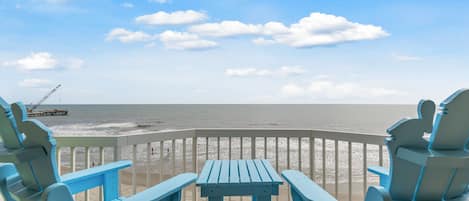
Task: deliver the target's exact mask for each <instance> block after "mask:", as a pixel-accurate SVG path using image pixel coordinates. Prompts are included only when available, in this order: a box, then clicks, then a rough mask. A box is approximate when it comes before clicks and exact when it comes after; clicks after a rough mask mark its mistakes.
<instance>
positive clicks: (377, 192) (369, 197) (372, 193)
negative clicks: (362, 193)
mask: <svg viewBox="0 0 469 201" xmlns="http://www.w3.org/2000/svg"><path fill="white" fill-rule="evenodd" d="M365 201H392V198H391V195H390V194H389V192H388V191H387V190H386V189H385V188H384V187H382V186H370V187H369V188H368V191H367V192H366V197H365Z"/></svg>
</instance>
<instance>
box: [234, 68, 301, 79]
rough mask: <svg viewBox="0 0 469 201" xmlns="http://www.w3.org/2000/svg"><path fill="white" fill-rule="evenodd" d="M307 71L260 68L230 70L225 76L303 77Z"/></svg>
mask: <svg viewBox="0 0 469 201" xmlns="http://www.w3.org/2000/svg"><path fill="white" fill-rule="evenodd" d="M305 72H306V71H305V70H304V69H303V68H302V67H300V66H282V67H280V68H278V69H260V68H228V69H226V70H225V75H227V76H230V77H248V76H275V75H281V76H291V75H301V74H303V73H305Z"/></svg>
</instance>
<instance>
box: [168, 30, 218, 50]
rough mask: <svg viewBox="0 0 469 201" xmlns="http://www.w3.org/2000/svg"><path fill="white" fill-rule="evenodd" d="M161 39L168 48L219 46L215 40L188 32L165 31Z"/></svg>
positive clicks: (198, 48) (186, 48) (193, 48)
mask: <svg viewBox="0 0 469 201" xmlns="http://www.w3.org/2000/svg"><path fill="white" fill-rule="evenodd" d="M159 39H160V41H161V42H162V43H163V44H164V45H165V47H166V48H168V49H177V50H203V49H210V48H214V47H217V46H218V44H217V43H216V42H214V41H209V40H204V39H200V38H199V36H197V35H195V34H191V33H186V32H176V31H165V32H163V33H161V34H160V35H159Z"/></svg>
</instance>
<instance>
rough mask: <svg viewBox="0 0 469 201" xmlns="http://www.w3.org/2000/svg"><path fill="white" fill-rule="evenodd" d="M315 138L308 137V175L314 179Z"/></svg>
mask: <svg viewBox="0 0 469 201" xmlns="http://www.w3.org/2000/svg"><path fill="white" fill-rule="evenodd" d="M315 141H316V140H315V138H313V137H310V138H309V176H310V177H311V180H313V181H314V169H315V168H314V166H315V159H316V156H315V154H316V150H315Z"/></svg>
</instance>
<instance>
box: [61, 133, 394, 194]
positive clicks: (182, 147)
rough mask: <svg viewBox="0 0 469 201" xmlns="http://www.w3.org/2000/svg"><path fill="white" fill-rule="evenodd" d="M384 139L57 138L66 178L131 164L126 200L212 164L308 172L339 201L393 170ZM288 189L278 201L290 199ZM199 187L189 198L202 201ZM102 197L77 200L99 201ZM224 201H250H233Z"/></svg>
mask: <svg viewBox="0 0 469 201" xmlns="http://www.w3.org/2000/svg"><path fill="white" fill-rule="evenodd" d="M384 138H385V135H374V134H365V133H351V132H340V131H326V130H311V129H205V128H201V129H186V130H171V131H160V132H153V133H145V134H139V135H125V136H57V137H56V139H57V142H58V151H57V159H58V162H57V164H58V165H59V167H61V168H60V172H61V174H64V173H67V172H73V171H76V170H80V169H84V168H88V167H91V166H95V165H100V164H104V163H107V162H110V161H115V160H120V159H128V160H132V161H133V163H134V165H133V166H132V167H131V168H128V169H126V170H124V171H122V172H121V177H120V187H121V194H122V195H124V196H129V195H132V194H135V193H137V192H140V191H142V190H144V189H145V188H147V187H150V186H153V185H155V184H157V183H159V182H160V181H164V180H165V179H168V178H170V177H171V176H174V175H176V174H178V173H182V172H197V173H199V172H200V170H201V168H202V167H203V165H204V163H205V161H206V160H207V159H253V158H256V159H258V158H263V159H267V160H269V161H270V162H271V163H272V165H273V166H274V167H275V168H276V170H277V171H278V172H281V171H283V170H285V169H296V170H301V171H303V172H304V173H305V174H306V175H308V176H310V177H311V178H313V179H314V180H315V181H316V182H317V183H318V184H320V185H322V186H323V187H324V188H325V189H326V190H327V191H329V192H330V193H331V194H332V195H334V196H335V197H337V198H338V199H339V200H363V195H364V193H365V191H366V189H367V186H368V185H375V184H377V183H378V179H377V177H375V176H372V175H370V174H367V171H366V167H367V166H370V165H382V166H388V163H389V162H388V154H387V151H386V149H385V147H384V146H383V142H384ZM288 188H289V187H288V185H287V184H286V183H285V184H284V185H283V186H282V187H281V191H280V196H278V197H277V198H274V200H275V199H277V200H282V201H283V200H290V196H289V193H288ZM199 195H200V194H199V192H198V189H196V188H195V187H194V185H193V186H192V187H190V188H188V189H186V190H185V192H184V196H183V197H184V199H185V200H191V201H197V200H205V199H204V198H200V196H199ZM100 197H101V195H100V190H99V189H93V190H90V191H88V192H86V193H82V194H79V195H77V196H76V198H77V199H78V200H98V199H97V198H100ZM225 200H250V198H249V197H232V198H226V199H225Z"/></svg>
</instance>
